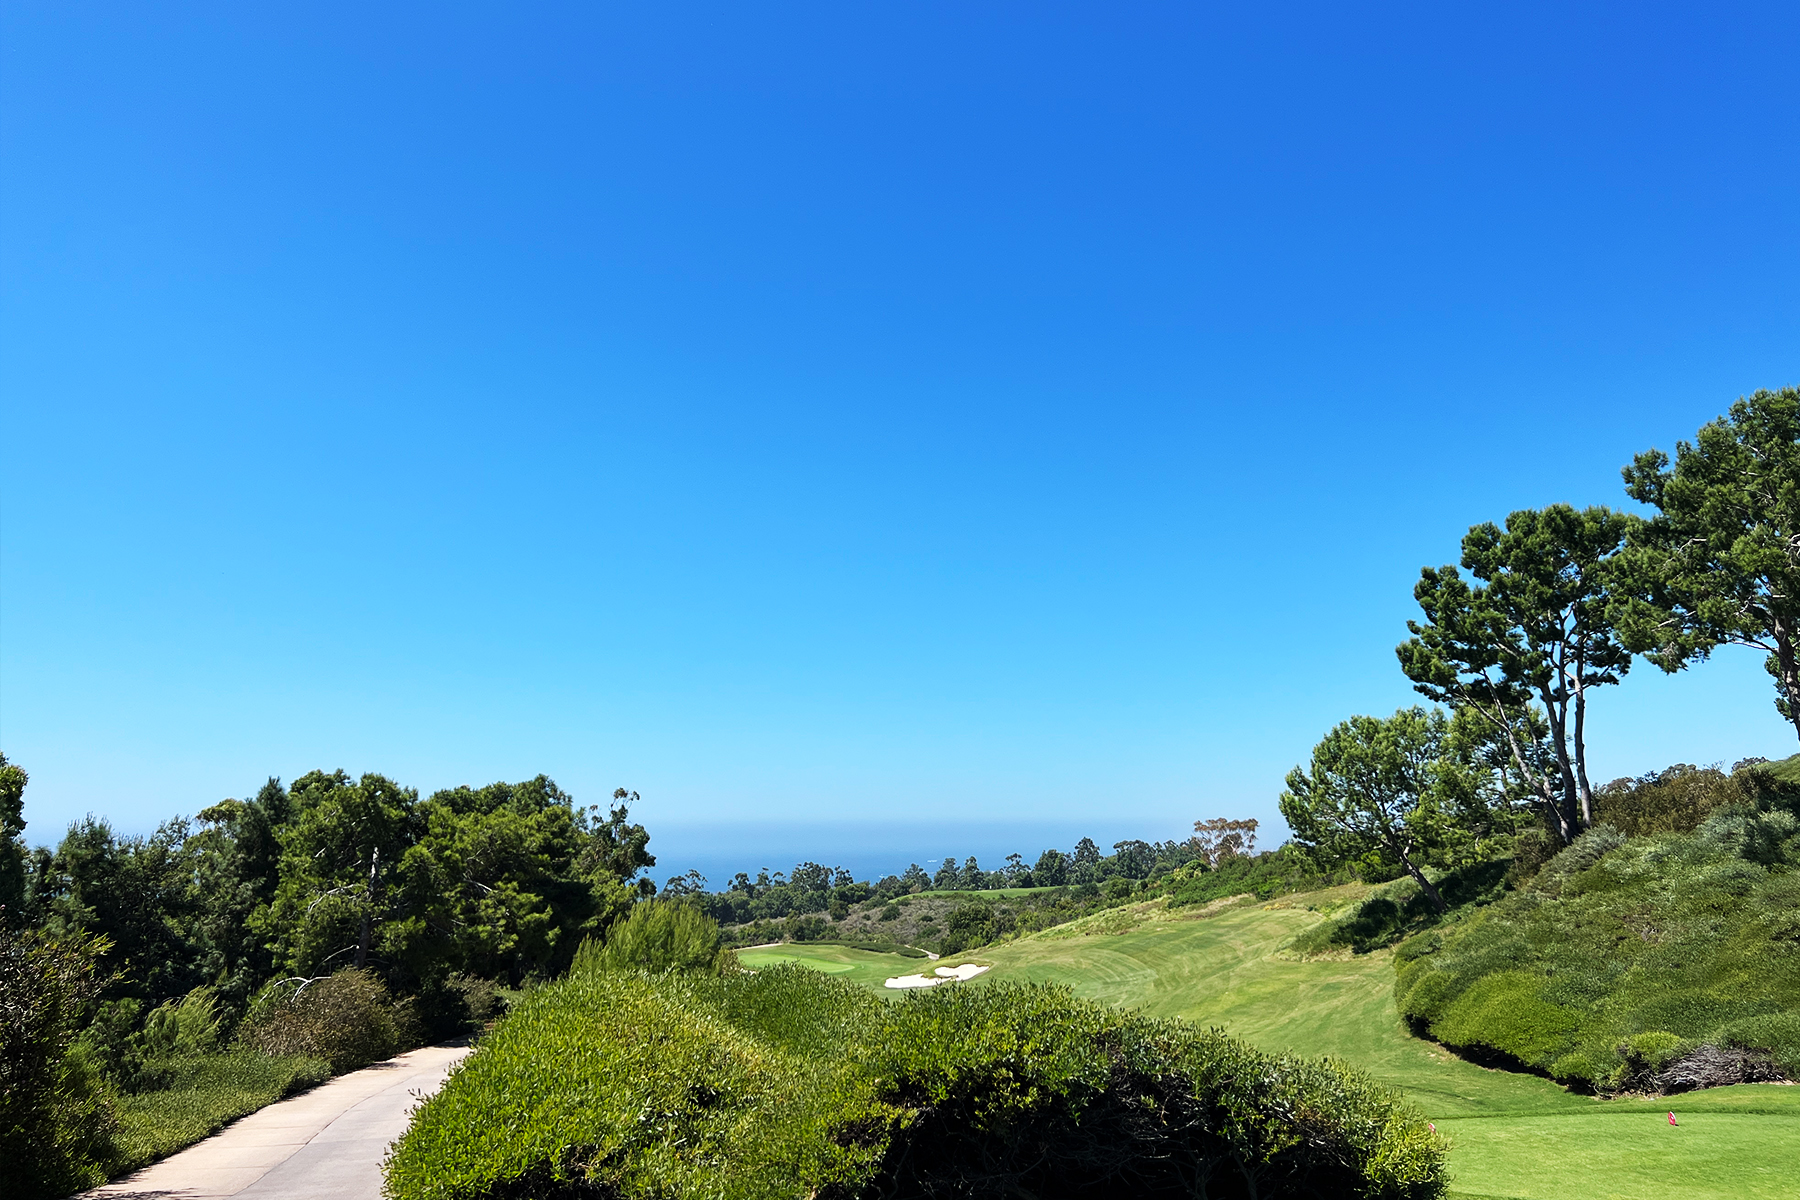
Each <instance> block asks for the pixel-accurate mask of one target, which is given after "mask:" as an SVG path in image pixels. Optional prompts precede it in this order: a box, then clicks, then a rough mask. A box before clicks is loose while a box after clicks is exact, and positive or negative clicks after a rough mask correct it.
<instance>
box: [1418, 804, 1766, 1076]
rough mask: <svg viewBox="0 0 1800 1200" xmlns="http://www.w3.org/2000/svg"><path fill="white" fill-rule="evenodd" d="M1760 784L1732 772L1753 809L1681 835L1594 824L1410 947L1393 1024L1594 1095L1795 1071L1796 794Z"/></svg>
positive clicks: (1716, 817) (1742, 807)
mask: <svg viewBox="0 0 1800 1200" xmlns="http://www.w3.org/2000/svg"><path fill="white" fill-rule="evenodd" d="M1762 776H1763V773H1762V772H1761V771H1760V770H1754V769H1753V770H1750V771H1740V772H1738V774H1737V775H1736V776H1734V777H1733V778H1734V780H1735V781H1736V784H1735V786H1737V787H1738V788H1739V790H1740V791H1741V793H1742V794H1743V795H1745V796H1747V797H1749V799H1747V800H1746V801H1745V802H1743V803H1741V804H1735V805H1730V806H1726V807H1720V808H1715V809H1714V810H1712V812H1711V814H1710V815H1708V816H1707V817H1706V818H1705V819H1704V820H1703V821H1701V822H1700V824H1699V826H1698V828H1696V829H1695V830H1694V831H1693V832H1690V833H1663V834H1657V835H1655V836H1649V837H1638V838H1631V839H1627V838H1626V837H1625V836H1624V834H1623V833H1621V832H1620V831H1619V830H1617V829H1614V828H1613V827H1611V826H1609V825H1600V826H1596V827H1595V828H1593V829H1591V830H1590V831H1588V832H1587V833H1585V834H1583V835H1582V836H1581V837H1580V838H1578V839H1577V840H1576V841H1575V842H1574V843H1573V844H1572V845H1570V846H1569V847H1567V848H1566V849H1564V850H1563V851H1562V852H1561V853H1559V854H1557V855H1556V856H1555V857H1554V858H1552V859H1551V860H1550V861H1549V862H1547V863H1546V864H1544V866H1543V868H1542V870H1540V871H1539V872H1538V873H1537V874H1536V876H1535V878H1533V879H1532V880H1531V881H1530V882H1529V883H1528V884H1527V885H1526V886H1525V887H1523V888H1522V889H1520V890H1519V891H1518V892H1517V893H1515V894H1513V895H1510V896H1508V897H1507V898H1505V899H1503V900H1501V901H1499V902H1498V903H1496V904H1494V905H1492V906H1490V907H1488V908H1485V909H1482V910H1480V911H1479V912H1477V913H1475V914H1473V915H1472V916H1470V917H1469V918H1468V919H1466V920H1463V921H1461V922H1459V923H1457V924H1454V925H1450V926H1445V927H1443V928H1441V929H1438V930H1433V931H1431V932H1430V933H1429V934H1428V935H1421V936H1420V937H1417V938H1414V939H1412V940H1410V941H1408V942H1406V943H1405V944H1403V945H1402V946H1401V947H1400V950H1399V951H1398V953H1397V954H1396V965H1397V967H1398V973H1397V976H1396V980H1395V989H1396V995H1397V998H1398V1001H1399V1006H1400V1011H1401V1014H1402V1015H1403V1016H1404V1017H1406V1019H1407V1020H1408V1021H1409V1022H1411V1023H1412V1025H1413V1027H1414V1028H1415V1029H1416V1030H1418V1031H1419V1032H1421V1033H1424V1034H1427V1035H1429V1036H1431V1037H1433V1038H1436V1039H1437V1040H1439V1041H1441V1042H1444V1043H1445V1044H1446V1045H1449V1046H1452V1047H1454V1048H1456V1049H1458V1050H1460V1051H1462V1052H1463V1053H1465V1054H1468V1055H1470V1056H1472V1057H1474V1058H1476V1059H1478V1060H1482V1059H1489V1058H1492V1059H1494V1060H1496V1061H1500V1062H1504V1063H1507V1064H1509V1065H1515V1066H1523V1067H1525V1068H1527V1069H1530V1070H1534V1071H1540V1072H1543V1073H1545V1074H1548V1075H1550V1076H1551V1077H1552V1078H1555V1079H1558V1080H1560V1081H1562V1082H1564V1083H1567V1084H1569V1085H1571V1086H1574V1087H1578V1088H1582V1089H1588V1090H1595V1091H1600V1092H1611V1091H1616V1090H1620V1089H1639V1088H1652V1089H1670V1088H1680V1087H1693V1086H1712V1085H1713V1084H1716V1083H1722V1082H1738V1081H1744V1080H1750V1079H1757V1078H1769V1077H1772V1076H1773V1075H1776V1074H1780V1073H1782V1072H1785V1073H1786V1074H1787V1076H1788V1077H1790V1078H1793V1077H1796V1076H1800V1019H1795V1018H1794V1017H1793V1016H1792V1014H1795V1013H1796V1012H1800V872H1796V871H1795V869H1794V868H1795V866H1796V865H1800V827H1797V826H1800V822H1796V821H1795V819H1794V814H1793V804H1794V796H1795V794H1796V792H1797V791H1800V788H1796V787H1795V785H1790V784H1785V783H1782V782H1781V781H1780V780H1776V779H1769V778H1764V777H1762ZM1684 1064H1685V1065H1684Z"/></svg>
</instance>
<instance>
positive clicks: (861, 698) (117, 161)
mask: <svg viewBox="0 0 1800 1200" xmlns="http://www.w3.org/2000/svg"><path fill="white" fill-rule="evenodd" d="M527 9H528V10H529V11H525V10H527ZM0 46H3V50H0V53H3V55H4V58H3V60H0V153H3V155H4V167H3V170H0V255H3V258H0V322H3V324H0V396H3V399H0V403H3V404H4V412H3V418H4V422H3V442H0V445H3V446H4V451H5V454H4V465H3V467H0V471H3V475H0V748H4V750H5V752H6V753H7V754H8V755H9V756H11V757H12V758H13V759H15V760H16V761H18V762H20V763H22V764H23V765H24V766H26V768H27V769H28V770H29V771H30V772H31V775H32V784H31V789H30V791H29V793H28V807H27V817H28V818H29V819H30V821H31V823H32V825H31V829H30V830H29V836H30V837H32V838H33V839H34V840H46V839H53V838H54V837H56V836H57V835H59V834H60V831H61V828H62V826H63V825H64V824H66V823H67V822H68V821H69V820H70V819H72V818H74V817H77V816H79V815H81V814H82V813H85V812H88V811H93V812H96V813H101V814H105V815H108V816H110V817H111V818H112V819H113V820H114V822H115V823H116V824H117V825H119V826H120V827H121V828H125V829H130V830H134V831H142V830H147V829H148V828H150V827H151V826H152V825H153V824H154V823H155V822H156V821H157V820H159V819H161V818H162V817H164V816H166V815H171V814H174V813H177V812H188V813H191V812H193V811H195V810H196V809H197V808H199V807H201V806H202V805H205V804H208V803H211V802H212V801H214V800H217V799H218V798H219V797H221V796H224V795H241V794H243V793H244V792H246V791H247V790H249V789H252V788H254V787H255V786H256V785H257V784H258V783H259V782H260V781H261V780H262V779H263V778H264V777H266V776H268V775H270V774H276V775H280V776H282V777H284V778H292V777H293V776H295V775H297V774H300V773H302V772H304V771H306V770H308V769H311V768H314V767H326V768H331V767H337V766H342V767H345V768H347V769H349V770H351V771H364V770H379V771H382V772H385V773H388V774H390V775H392V776H394V777H396V778H398V779H400V780H402V781H404V782H408V783H411V784H414V785H416V786H419V787H420V788H422V789H427V790H429V789H431V788H435V787H439V786H443V785H446V784H451V783H457V782H463V781H471V782H481V781H486V780H492V779H496V778H508V779H514V778H520V777H524V776H529V775H532V774H535V773H537V772H539V771H543V772H547V773H549V774H551V775H552V776H554V777H555V778H556V779H557V780H559V781H560V782H561V783H563V785H564V786H565V787H567V788H569V789H570V790H571V791H574V792H575V793H576V794H577V795H578V796H579V797H580V798H582V799H584V800H599V799H602V798H603V797H604V796H605V795H606V794H608V793H610V791H611V789H612V788H613V787H614V786H616V785H618V784H624V785H626V786H629V787H634V788H637V789H639V790H640V791H641V792H642V793H643V796H644V800H643V803H642V805H641V806H640V808H639V810H638V812H639V815H640V816H641V817H642V818H643V819H644V820H645V821H646V822H647V823H649V825H650V826H651V829H652V833H653V834H654V835H656V836H657V838H658V840H657V841H656V842H654V843H653V846H652V848H653V849H657V850H660V851H662V853H663V863H664V865H665V866H668V867H675V866H681V865H687V864H688V863H689V862H695V863H703V864H706V865H707V866H709V867H711V868H712V869H715V870H716V869H718V865H719V864H724V863H726V862H728V861H731V860H735V859H741V858H744V857H746V856H757V857H760V858H761V860H762V861H765V862H768V863H769V865H771V866H777V867H779V866H785V865H787V862H791V861H792V858H793V857H798V856H800V855H801V854H803V853H804V854H808V855H817V856H826V857H830V856H833V855H835V857H837V858H840V859H848V858H852V857H855V855H856V854H864V855H867V854H874V853H876V852H879V853H881V854H887V855H889V856H891V857H897V858H899V859H900V863H899V865H904V860H905V859H906V858H910V857H914V856H917V855H919V854H922V853H923V852H924V850H932V853H933V854H934V855H935V853H937V852H939V851H938V850H936V849H933V848H941V852H945V853H956V852H959V851H960V852H963V853H966V852H967V851H968V850H970V849H977V848H979V849H980V850H981V851H982V853H983V854H984V859H986V858H988V857H991V856H992V855H993V854H995V853H998V852H1003V851H1004V850H1006V849H1013V848H1017V849H1020V850H1023V851H1026V852H1034V851H1035V850H1036V849H1038V848H1040V847H1041V845H1042V844H1044V843H1045V842H1046V841H1053V840H1062V841H1064V842H1065V843H1066V841H1067V840H1072V837H1073V836H1074V834H1075V833H1076V831H1078V830H1083V829H1091V830H1092V831H1093V833H1094V835H1095V836H1096V837H1097V838H1100V839H1101V840H1102V841H1105V842H1110V841H1112V840H1115V839H1116V838H1119V837H1124V836H1132V835H1138V836H1146V837H1169V836H1176V835H1178V834H1180V833H1181V832H1183V831H1184V830H1185V829H1186V828H1187V827H1188V823H1189V822H1191V821H1192V820H1193V819H1194V818H1196V817H1201V816H1211V815H1215V814H1246V815H1257V816H1260V817H1263V818H1265V819H1267V818H1273V817H1274V815H1275V807H1274V806H1275V797H1276V795H1277V793H1278V792H1279V789H1280V779H1281V776H1282V774H1283V773H1284V772H1285V770H1286V769H1287V768H1288V767H1289V766H1291V765H1292V764H1293V763H1295V762H1296V761H1298V760H1300V759H1301V758H1303V757H1304V756H1305V755H1306V753H1307V751H1308V750H1309V748H1310V747H1311V746H1312V744H1313V742H1314V741H1316V740H1317V738H1318V736H1319V735H1320V734H1321V733H1322V732H1323V731H1324V730H1325V729H1326V728H1327V727H1329V726H1330V725H1331V724H1332V723H1333V722H1335V721H1337V720H1339V719H1341V718H1342V717H1344V716H1346V715H1348V714H1350V713H1352V712H1357V711H1371V712H1379V711H1389V710H1391V709H1392V708H1394V707H1395V706H1397V705H1399V704H1402V703H1407V702H1409V700H1410V697H1411V693H1410V692H1409V690H1408V688H1407V686H1406V684H1405V681H1404V680H1403V679H1402V678H1401V677H1400V675H1399V673H1398V671H1397V669H1396V667H1395V665H1394V659H1393V653H1392V648H1393V646H1394V644H1395V643H1396V642H1397V641H1399V640H1400V639H1401V638H1402V637H1403V636H1404V622H1405V621H1406V619H1407V618H1408V616H1410V615H1411V612H1412V601H1411V597H1410V590H1411V586H1412V582H1413V580H1414V579H1415V578H1416V575H1417V572H1418V569H1419V567H1420V566H1421V565H1424V564H1427V563H1430V564H1436V563H1441V562H1445V561H1449V560H1452V559H1454V558H1455V556H1456V547H1457V540H1458V538H1459V537H1460V535H1461V533H1462V532H1463V530H1464V529H1465V528H1466V527H1467V526H1468V525H1469V524H1471V523H1472V522H1476V521H1481V520H1485V519H1490V518H1499V517H1503V516H1504V515H1505V514H1506V512H1508V511H1509V510H1511V509H1514V508H1521V507H1527V506H1535V505H1541V504H1544V503H1548V502H1551V501H1557V500H1569V501H1573V502H1576V503H1594V502H1604V503H1614V504H1620V503H1625V501H1624V498H1623V496H1622V494H1621V492H1620V490H1619V483H1618V469H1619V467H1620V466H1621V464H1623V463H1624V462H1626V461H1627V460H1628V459H1629V457H1630V456H1631V455H1632V454H1633V453H1634V452H1636V451H1639V450H1642V449H1644V448H1647V447H1650V446H1662V447H1665V448H1668V447H1672V444H1673V442H1674V441H1675V439H1676V438H1678V437H1681V436H1684V435H1688V434H1691V432H1692V431H1693V430H1694V429H1695V428H1696V427H1697V426H1698V425H1699V424H1700V423H1701V422H1702V421H1704V420H1706V419H1708V418H1710V417H1712V416H1714V415H1716V414H1718V413H1719V412H1721V411H1722V410H1723V409H1724V408H1726V407H1727V406H1728V405H1729V403H1730V402H1731V401H1732V399H1734V398H1735V397H1736V396H1738V395H1739V394H1741V393H1743V392H1745V391H1748V390H1751V389H1754V388H1756V387H1759V386H1777V385H1781V384H1786V383H1794V382H1800V353H1797V352H1800V289H1796V287H1795V281H1796V279H1800V104H1797V103H1796V101H1795V96H1794V91H1793V74H1794V73H1793V67H1794V63H1795V62H1796V61H1800V9H1797V8H1795V6H1793V5H1791V4H1770V5H1765V6H1734V5H1726V4H1717V5H1705V6H1694V5H1644V4H1631V5H1617V6H1611V7H1602V6H1594V5H1590V6H1571V5H1567V4H1555V5H1541V6H1529V5H1520V4H1506V5H1492V6H1488V7H1486V8H1485V9H1478V8H1476V7H1475V6H1468V5H1455V6H1445V5H1439V4H1416V5H1407V6H1387V7H1383V8H1380V9H1374V8H1371V7H1370V6H1360V5H1344V4H1333V5H1314V6H1305V5H1289V6H1270V5H1231V6H1226V5H1211V6H1202V5H1194V4H1142V5H1129V6H1121V5H1113V4H1090V5H1085V6H1068V5H1046V4H1041V3H1033V4H1015V5H999V4H994V5H981V6H969V5H936V6H933V5H904V6H894V5H889V6H871V5H850V6H846V5H826V4H811V5H784V4H773V3H770V4H755V5H745V4H718V5H710V6H701V5H685V4H674V3H671V4H655V5H617V4H614V5H597V4H577V5H565V6H555V5H533V6H517V5H513V6H502V5H492V6H486V7H481V8H477V7H470V6H460V5H443V4H432V5H419V6H415V7H410V8H409V7H402V6H398V5H382V6H367V5H339V6H324V5H281V6H269V5H242V4H231V5H212V6H202V5H180V6H175V5H151V6H144V5H123V4H83V5H77V4H66V3H56V4H37V3H33V4H24V3H17V2H12V3H8V4H6V5H5V6H4V8H0ZM1770 697H1771V693H1770V689H1769V687H1768V684H1767V682H1766V679H1765V677H1764V676H1763V674H1762V671H1761V665H1760V662H1759V661H1757V659H1756V658H1755V657H1754V656H1751V655H1748V654H1744V655H1726V656H1724V657H1722V658H1721V659H1720V660H1719V661H1718V662H1716V663H1714V664H1712V665H1709V666H1707V667H1705V668H1703V669H1700V670H1697V671H1695V672H1691V673H1690V674H1689V675H1687V676H1684V677H1678V678H1676V679H1673V680H1665V679H1663V678H1661V677H1660V676H1659V675H1658V674H1657V673H1656V672H1655V671H1654V670H1652V669H1650V668H1648V667H1642V668H1640V670H1639V671H1638V672H1634V674H1633V675H1632V677H1631V678H1630V680H1629V681H1628V682H1627V684H1626V686H1625V687H1623V688H1620V689H1618V690H1617V691H1616V693H1614V694H1609V695H1606V696H1605V697H1604V698H1603V699H1602V700H1601V701H1600V703H1599V705H1598V708H1597V711H1596V713H1595V716H1594V734H1593V743H1594V748H1595V749H1594V755H1595V758H1596V759H1597V765H1598V769H1599V774H1601V775H1602V776H1611V775H1616V774H1623V773H1627V772H1637V771H1642V770H1645V769H1649V768H1653V767H1658V766H1661V765H1664V764H1666V763H1668V762H1671V761H1679V760H1686V761H1695V762H1708V761H1715V760H1721V759H1723V760H1730V759H1733V758H1737V757H1741V756H1744V755H1748V754H1753V753H1754V754H1764V755H1769V756H1775V755H1781V754H1786V753H1788V752H1789V751H1791V750H1793V749H1795V748H1796V746H1795V745H1794V744H1793V737H1792V734H1791V732H1790V731H1787V730H1785V729H1784V727H1783V726H1782V724H1781V723H1780V721H1779V719H1778V718H1777V717H1776V715H1775V714H1774V712H1773V710H1772V708H1771V705H1770ZM809 828H810V829H811V830H812V832H811V833H808V832H807V830H808V829H809ZM909 839H910V840H909ZM914 847H923V848H924V850H919V849H914ZM789 848H791V849H792V850H793V851H794V853H793V854H792V855H787V854H786V851H787V850H788V849H789ZM834 848H835V849H834ZM784 857H786V858H787V861H786V862H784V861H781V860H782V859H783V858H784ZM741 865H746V866H756V865H760V864H759V863H758V862H754V861H753V862H746V863H742V864H741ZM990 865H993V864H991V863H990ZM659 873H660V872H659ZM709 873H710V871H709Z"/></svg>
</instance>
